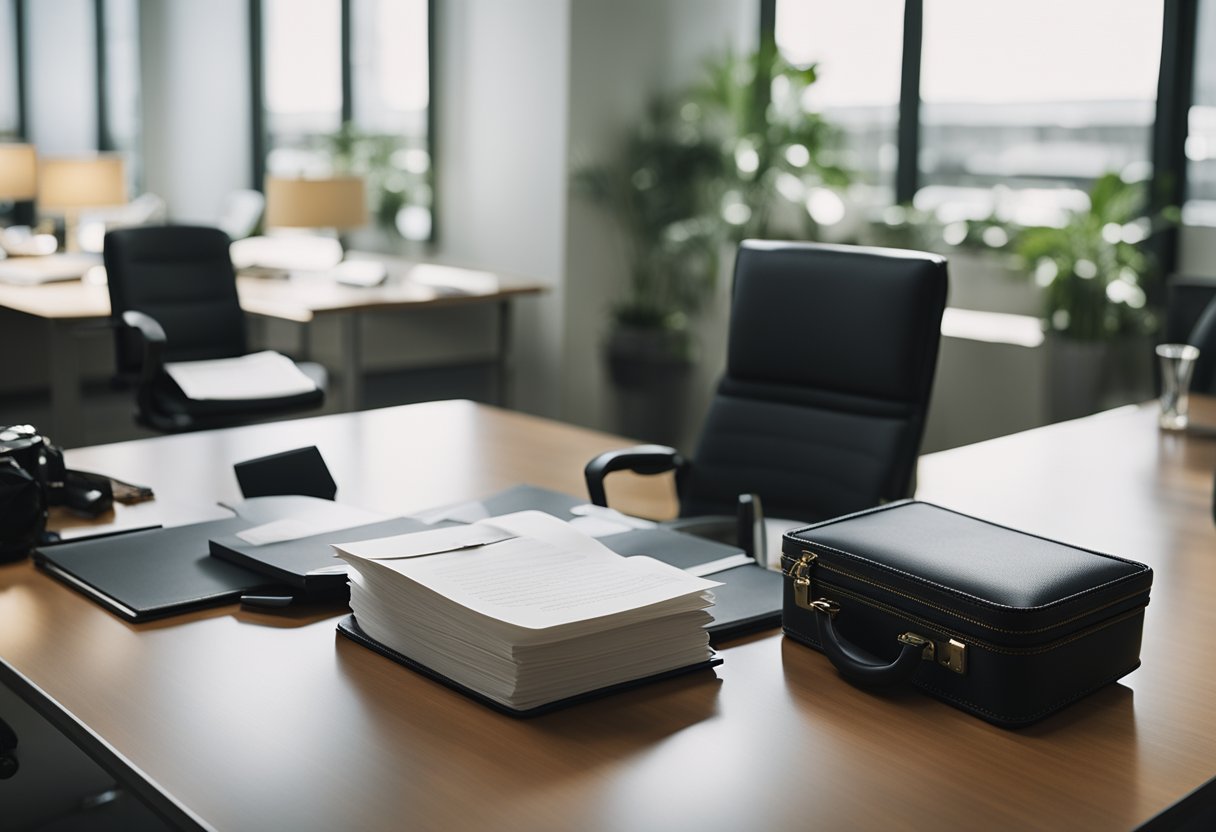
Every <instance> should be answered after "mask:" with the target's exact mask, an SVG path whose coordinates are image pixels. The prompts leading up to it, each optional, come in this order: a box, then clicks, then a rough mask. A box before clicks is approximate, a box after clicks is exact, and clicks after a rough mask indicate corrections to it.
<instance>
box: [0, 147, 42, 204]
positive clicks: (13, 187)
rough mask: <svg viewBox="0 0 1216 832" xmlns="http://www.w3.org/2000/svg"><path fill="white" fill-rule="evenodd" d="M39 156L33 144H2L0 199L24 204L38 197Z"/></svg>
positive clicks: (0, 153)
mask: <svg viewBox="0 0 1216 832" xmlns="http://www.w3.org/2000/svg"><path fill="white" fill-rule="evenodd" d="M37 173H38V156H37V154H36V153H35V152H34V146H33V145H32V144H0V199H2V200H12V201H13V202H24V201H26V200H29V199H33V198H34V197H35V196H37V195H38V177H37Z"/></svg>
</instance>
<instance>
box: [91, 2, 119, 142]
mask: <svg viewBox="0 0 1216 832" xmlns="http://www.w3.org/2000/svg"><path fill="white" fill-rule="evenodd" d="M105 5H106V0H93V40H94V43H96V53H95V58H96V61H97V71H96V73H95V76H96V79H97V88H96V94H97V102H96V106H97V149H98V150H99V151H103V152H105V151H109V150H113V149H114V140H113V137H112V136H111V134H110V110H109V106H108V103H107V101H106V78H107V60H106V9H105Z"/></svg>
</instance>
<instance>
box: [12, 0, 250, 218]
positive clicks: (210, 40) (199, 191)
mask: <svg viewBox="0 0 1216 832" xmlns="http://www.w3.org/2000/svg"><path fill="white" fill-rule="evenodd" d="M31 5H38V4H31ZM139 11H140V51H141V67H140V74H141V78H140V81H141V83H142V85H143V90H142V93H143V119H144V121H143V153H144V165H145V167H144V173H145V185H144V187H145V189H146V190H148V191H150V192H152V193H154V194H157V195H159V196H161V197H162V198H164V200H165V202H166V204H167V205H168V209H169V214H170V216H171V218H172V219H173V220H174V221H177V222H198V223H214V222H215V221H216V220H217V219H218V218H219V216H220V211H221V208H222V206H223V202H224V198H225V197H226V196H227V195H228V194H229V193H231V192H232V191H233V190H235V189H237V188H247V187H249V182H250V177H251V175H252V174H251V166H250V143H251V142H252V133H251V131H252V127H251V126H250V118H251V115H250V107H251V104H250V88H249V4H248V2H247V0H207V2H205V3H201V2H170V3H165V2H160V0H141V3H140V8H139Z"/></svg>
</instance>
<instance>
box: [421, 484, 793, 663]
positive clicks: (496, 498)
mask: <svg viewBox="0 0 1216 832" xmlns="http://www.w3.org/2000/svg"><path fill="white" fill-rule="evenodd" d="M477 502H478V503H479V504H480V509H481V510H482V512H483V513H484V514H485V515H486V516H495V515H499V514H509V513H511V512H514V511H525V510H528V509H534V510H537V511H544V512H546V513H548V514H552V515H553V516H555V517H559V518H561V519H562V520H572V519H574V517H575V515H574V514H572V513H571V511H570V510H571V509H572V508H574V507H576V506H579V505H584V504H586V502H587V501H586V500H580V499H578V498H577V497H571V496H570V495H569V494H562V493H560V492H558V491H550V490H549V489H546V488H538V487H537V486H534V485H517V486H514V487H512V488H508V489H505V490H503V491H499V492H497V493H495V494H491V495H490V496H488V497H485V498H484V499H482V500H480V501H477ZM476 509H477V503H466V504H462V505H459V506H450V507H448V509H447V510H446V511H445V510H443V509H437V510H434V511H431V512H424V513H423V515H421V516H424V517H429V518H430V519H448V518H465V519H472V518H474V517H475V516H476V514H477V513H478V512H477V511H476ZM599 542H600V543H602V544H604V545H605V546H607V547H608V548H609V549H611V550H612V551H614V552H616V553H617V554H620V555H626V556H629V555H648V556H649V557H652V558H654V559H655V560H661V561H663V562H664V563H670V564H671V565H672V566H676V567H679V568H680V569H687V568H689V567H693V566H699V565H701V564H706V563H710V562H712V561H717V560H721V559H724V558H728V557H731V556H732V555H741V554H742V553H743V550H742V549H739V548H738V547H736V546H728V545H726V544H724V543H717V542H715V541H712V540H705V539H704V538H700V537H694V536H693V535H690V534H684V533H683V532H678V531H675V530H674V529H669V528H664V527H663V526H653V527H649V528H638V529H631V530H629V531H625V532H621V533H620V534H612V535H607V536H605V537H601V538H599ZM705 577H707V578H709V579H710V580H712V581H719V582H720V583H721V584H722V586H720V587H717V588H716V589H714V605H713V606H712V607H710V609H709V613H710V615H712V616H713V619H714V620H713V622H712V623H711V624H710V625H709V626H708V627H707V628H706V629H707V630H708V631H709V638H710V642H711V643H713V644H719V643H721V642H723V641H725V640H727V639H731V638H735V637H737V636H741V635H745V634H747V633H750V632H753V631H755V630H762V629H766V628H769V627H777V626H779V625H780V624H781V591H782V581H781V573H780V572H777V571H774V570H772V569H765V568H764V567H762V566H760V565H758V564H755V563H749V564H744V565H740V566H736V567H734V568H731V569H726V570H723V571H721V572H715V573H713V574H710V575H706V576H705Z"/></svg>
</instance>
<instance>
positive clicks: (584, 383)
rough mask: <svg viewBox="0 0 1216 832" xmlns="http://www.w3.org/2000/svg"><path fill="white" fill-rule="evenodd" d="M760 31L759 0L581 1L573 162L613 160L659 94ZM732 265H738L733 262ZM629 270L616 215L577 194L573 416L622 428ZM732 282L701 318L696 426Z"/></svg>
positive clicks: (573, 68)
mask: <svg viewBox="0 0 1216 832" xmlns="http://www.w3.org/2000/svg"><path fill="white" fill-rule="evenodd" d="M758 37H759V7H758V3H756V2H753V0H748V2H738V1H737V0H668V2H662V3H655V2H648V1H647V0H617V2H613V3H602V2H598V1H597V0H572V4H571V27H570V43H571V48H570V54H571V59H570V155H571V160H572V163H573V164H574V165H580V164H590V163H594V162H597V161H601V162H602V161H606V160H610V159H612V158H613V157H614V155H615V154H616V153H617V152H618V150H619V148H620V146H621V143H622V142H623V141H624V140H625V138H626V137H627V136H628V135H629V133H630V131H631V130H632V129H633V128H634V127H635V126H636V125H637V123H638V121H639V120H640V119H641V117H642V114H643V112H644V108H645V106H646V103H647V101H648V100H649V99H650V97H651V96H652V95H654V94H655V93H657V92H661V91H674V90H678V89H681V88H683V87H685V86H686V85H688V84H689V83H691V82H692V81H695V80H697V79H699V78H700V77H701V72H702V69H703V66H704V63H705V61H706V60H707V59H708V58H710V57H712V56H715V55H721V54H722V53H724V52H725V51H726V50H727V49H733V50H735V51H736V52H742V51H751V50H752V49H754V48H755V45H756V43H757V40H758ZM724 269H725V270H726V273H729V264H724ZM628 276H629V264H628V258H627V253H626V247H625V242H624V240H623V239H622V238H621V237H620V234H619V232H618V230H617V228H616V226H615V224H614V220H613V218H612V217H611V215H609V214H607V213H606V212H605V211H604V210H603V209H602V208H600V207H598V206H595V205H591V204H589V203H588V202H587V200H585V199H584V198H582V197H578V196H575V197H573V198H572V199H571V203H570V211H569V214H568V216H567V218H566V279H567V293H566V301H565V308H564V312H565V317H566V326H567V338H566V346H565V353H566V364H565V368H564V371H563V374H562V412H561V415H562V417H563V418H564V419H567V420H569V421H573V422H576V423H579V424H585V425H590V426H593V427H597V428H602V429H612V428H613V427H614V423H613V415H612V412H611V399H610V397H611V390H610V389H609V386H608V383H607V380H606V378H605V373H604V368H603V362H602V360H601V357H600V346H601V343H602V341H603V338H604V336H605V333H606V330H607V324H608V314H609V309H610V307H611V305H612V303H613V302H614V301H617V300H619V299H621V298H622V296H623V294H624V290H625V284H626V281H627V280H628ZM727 282H728V280H723V281H722V284H721V285H720V286H719V297H718V300H717V302H716V303H715V304H714V305H713V306H712V307H711V308H710V309H709V310H707V311H706V313H705V315H703V316H702V319H701V321H700V326H699V331H700V335H701V338H700V340H701V342H702V351H701V352H702V361H701V363H700V365H699V366H698V369H697V380H696V383H695V384H694V389H695V391H696V392H695V394H694V399H695V401H693V402H692V403H691V405H692V406H691V408H690V409H691V411H692V413H691V414H690V423H694V424H699V421H700V416H701V413H703V411H704V407H705V404H706V402H707V401H708V396H709V390H710V387H711V386H712V384H713V380H714V379H715V378H716V377H717V375H718V373H720V371H721V367H722V365H723V356H724V352H723V350H724V346H723V345H724V343H725V319H726V314H725V310H726V296H727V286H726V283H727ZM636 438H641V439H645V438H646V437H636Z"/></svg>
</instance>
